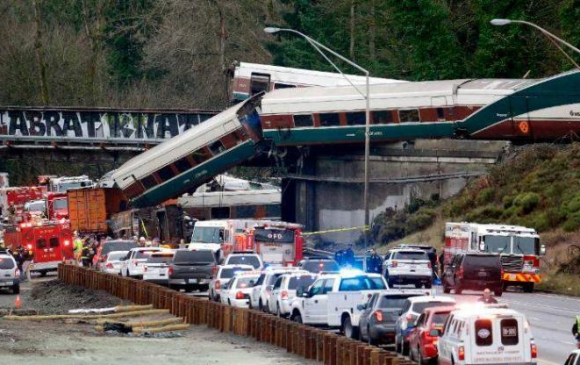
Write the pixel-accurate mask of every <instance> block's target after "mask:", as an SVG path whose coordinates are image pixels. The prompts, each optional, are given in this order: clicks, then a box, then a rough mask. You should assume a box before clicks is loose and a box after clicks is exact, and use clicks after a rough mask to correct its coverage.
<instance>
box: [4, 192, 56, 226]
mask: <svg viewBox="0 0 580 365" xmlns="http://www.w3.org/2000/svg"><path fill="white" fill-rule="evenodd" d="M45 193H46V187H43V186H33V187H28V186H19V187H12V188H3V189H0V215H2V216H3V217H4V218H5V219H6V220H8V221H10V223H14V224H15V223H20V222H22V221H23V220H24V219H25V217H26V215H25V214H24V205H25V204H26V203H27V202H30V201H32V200H41V199H44V194H45Z"/></svg>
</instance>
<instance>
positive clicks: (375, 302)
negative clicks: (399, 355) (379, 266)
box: [359, 289, 426, 345]
mask: <svg viewBox="0 0 580 365" xmlns="http://www.w3.org/2000/svg"><path fill="white" fill-rule="evenodd" d="M425 294H426V293H424V292H420V291H416V290H396V289H395V290H390V291H388V292H387V293H375V294H373V296H372V297H371V298H370V299H369V301H368V302H367V303H365V304H361V305H360V308H359V309H360V310H362V313H361V315H360V320H359V327H360V339H361V340H362V341H367V342H368V343H369V344H371V345H390V344H393V343H395V324H396V322H397V319H399V316H400V313H401V310H402V308H403V305H404V304H405V302H406V300H407V299H408V298H411V297H416V296H425Z"/></svg>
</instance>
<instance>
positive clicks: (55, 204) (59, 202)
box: [52, 199, 68, 210]
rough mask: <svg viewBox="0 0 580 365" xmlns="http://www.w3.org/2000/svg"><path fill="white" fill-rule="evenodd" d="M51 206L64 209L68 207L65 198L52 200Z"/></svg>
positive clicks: (55, 208)
mask: <svg viewBox="0 0 580 365" xmlns="http://www.w3.org/2000/svg"><path fill="white" fill-rule="evenodd" d="M52 206H53V209H54V210H66V209H68V200H66V199H57V200H54V201H53V202H52Z"/></svg>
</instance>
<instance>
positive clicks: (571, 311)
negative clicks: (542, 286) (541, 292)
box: [507, 300, 576, 313]
mask: <svg viewBox="0 0 580 365" xmlns="http://www.w3.org/2000/svg"><path fill="white" fill-rule="evenodd" d="M507 302H508V303H513V304H518V305H521V306H524V307H533V308H545V309H549V310H551V311H554V310H555V311H559V312H566V313H576V311H575V310H573V309H567V308H562V307H554V306H551V305H541V304H531V303H524V302H519V301H517V300H511V301H507Z"/></svg>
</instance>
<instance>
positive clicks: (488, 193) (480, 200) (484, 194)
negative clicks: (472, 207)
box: [475, 188, 495, 205]
mask: <svg viewBox="0 0 580 365" xmlns="http://www.w3.org/2000/svg"><path fill="white" fill-rule="evenodd" d="M494 197H495V190H494V189H493V188H485V189H483V190H482V191H480V192H479V194H478V195H477V199H476V200H475V201H476V203H477V204H478V205H485V204H487V203H490V202H492V201H493V199H494Z"/></svg>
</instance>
